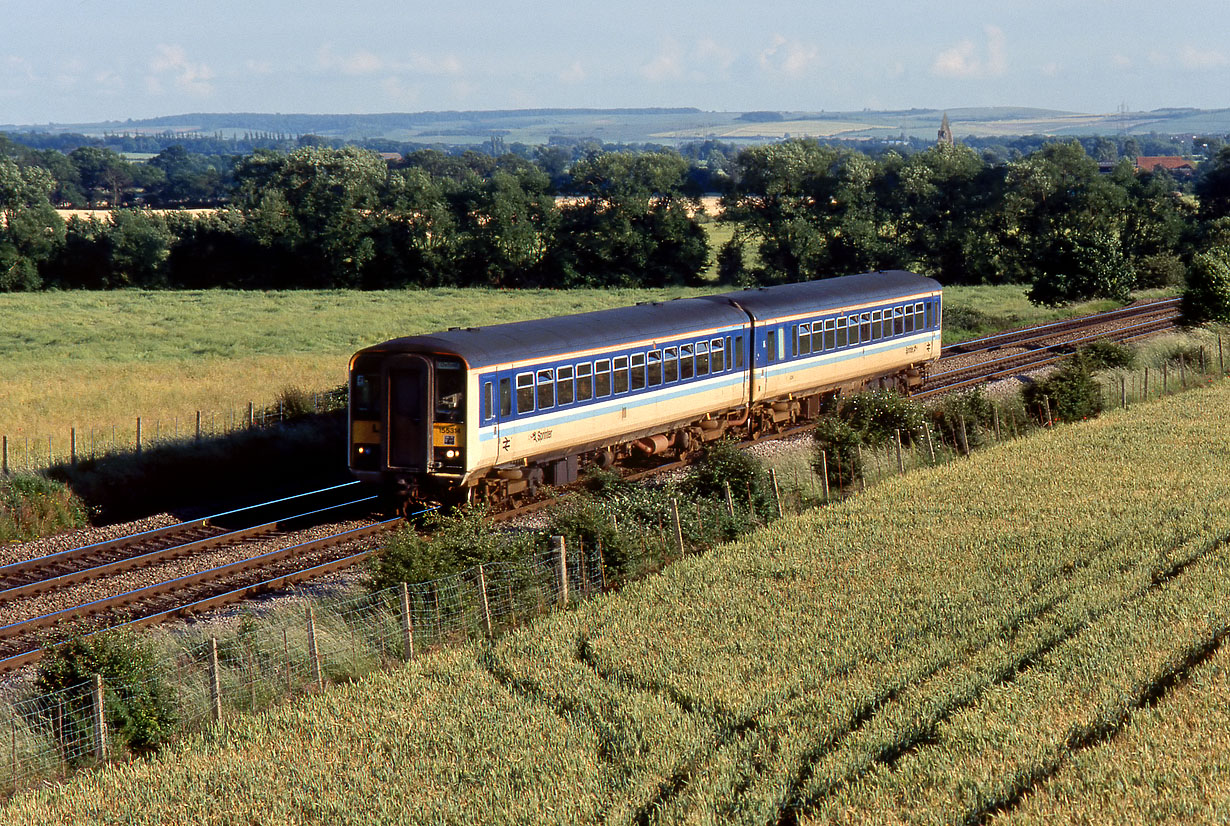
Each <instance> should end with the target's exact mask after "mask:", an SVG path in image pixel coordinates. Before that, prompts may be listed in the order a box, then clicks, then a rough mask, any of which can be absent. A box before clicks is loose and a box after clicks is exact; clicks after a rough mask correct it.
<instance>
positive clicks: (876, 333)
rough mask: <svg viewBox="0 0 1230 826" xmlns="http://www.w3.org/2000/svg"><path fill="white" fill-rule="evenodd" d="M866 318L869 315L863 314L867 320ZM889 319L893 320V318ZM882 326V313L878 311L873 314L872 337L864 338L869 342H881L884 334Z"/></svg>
mask: <svg viewBox="0 0 1230 826" xmlns="http://www.w3.org/2000/svg"><path fill="white" fill-rule="evenodd" d="M866 316H867V314H866V313H863V317H864V318H866ZM889 317H890V318H891V316H889ZM864 323H866V322H864ZM880 324H881V319H880V311H879V310H876V311H875V312H873V313H872V314H871V335H870V336H864V338H866V339H867V340H868V341H879V340H880V339H881V338H883V337H884V334H883V332H882V331H881V328H880Z"/></svg>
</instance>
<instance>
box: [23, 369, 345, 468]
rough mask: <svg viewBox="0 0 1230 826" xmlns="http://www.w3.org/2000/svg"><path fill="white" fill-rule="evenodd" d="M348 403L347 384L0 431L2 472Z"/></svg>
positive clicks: (278, 420)
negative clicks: (101, 421)
mask: <svg viewBox="0 0 1230 826" xmlns="http://www.w3.org/2000/svg"><path fill="white" fill-rule="evenodd" d="M345 404H346V398H345V388H342V389H341V390H340V391H338V390H332V391H329V392H325V393H304V394H302V395H300V396H297V397H295V398H292V399H289V400H287V399H280V400H278V401H277V402H275V403H273V404H271V405H268V406H265V407H259V406H257V405H256V404H255V403H254V402H249V403H248V405H247V407H246V408H234V407H230V408H227V409H226V410H211V411H201V410H198V411H196V412H195V415H188V416H185V417H182V418H180V417H173V418H171V419H169V420H164V419H159V418H154V419H150V418H146V417H141V416H134V417H133V418H131V419H129V420H128V422H127V423H125V424H123V425H111V426H110V427H85V428H75V427H73V428H69V429H68V430H67V431H66V432H62V433H59V434H39V435H29V434H20V435H10V434H0V474H10V473H20V472H37V471H42V470H47V469H48V468H52V467H56V466H58V465H75V464H77V463H78V462H83V461H88V460H92V459H99V458H103V457H109V456H123V455H134V454H140V453H142V452H143V451H146V450H150V449H153V448H158V447H164V446H171V445H183V444H190V443H192V442H202V441H207V440H209V439H218V438H223V437H226V436H229V435H230V434H232V433H237V432H240V431H244V430H251V429H253V428H266V427H276V426H278V425H280V424H282V423H284V422H287V421H290V420H292V419H294V418H297V417H299V416H303V415H310V414H316V413H327V412H330V411H334V410H340V409H342V408H343V407H344V406H345Z"/></svg>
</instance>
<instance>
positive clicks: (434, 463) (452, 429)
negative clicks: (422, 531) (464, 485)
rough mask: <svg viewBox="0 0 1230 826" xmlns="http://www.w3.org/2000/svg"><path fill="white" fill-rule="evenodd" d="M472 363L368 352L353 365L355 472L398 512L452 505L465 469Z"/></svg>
mask: <svg viewBox="0 0 1230 826" xmlns="http://www.w3.org/2000/svg"><path fill="white" fill-rule="evenodd" d="M465 385H466V371H465V364H464V362H462V360H461V359H460V358H458V357H456V356H451V357H450V356H442V355H435V354H420V353H387V352H386V353H380V352H361V353H358V354H357V355H355V357H354V358H353V359H351V363H350V459H349V461H350V470H351V472H352V473H353V474H354V475H355V476H356V477H357V478H358V479H360V480H362V481H364V482H370V483H375V484H379V485H380V486H381V488H382V491H383V492H384V493H385V494H387V495H389V496H391V497H393V498H394V499H395V500H396V503H397V507H398V508H399V509H406V508H413V507H414V506H416V505H418V504H431V503H451V502H452V501H454V500H456V499H457V498H458V492H457V491H458V488H459V485H460V482H461V480H462V478H463V477H464V473H465V411H466V406H465Z"/></svg>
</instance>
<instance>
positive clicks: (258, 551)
mask: <svg viewBox="0 0 1230 826" xmlns="http://www.w3.org/2000/svg"><path fill="white" fill-rule="evenodd" d="M350 486H351V485H349V484H348V485H346V486H343V487H350ZM328 490H335V489H328ZM321 493H324V492H323V491H314V492H312V493H311V494H306V495H304V496H303V497H290V498H288V499H285V500H278V503H285V502H289V501H291V500H302V499H304V498H307V497H311V496H314V495H319V494H321ZM375 499H376V497H372V496H359V497H355V496H353V495H352V496H350V497H349V498H348V499H346V500H345V501H342V502H336V503H332V504H328V505H325V506H323V507H313V508H310V509H307V510H303V509H299V510H297V511H296V512H294V513H291V514H289V515H286V516H283V517H280V518H278V519H276V520H271V521H265V522H260V523H258V524H255V525H252V524H249V525H246V526H244V527H241V528H236V529H231V528H223V527H221V526H220V525H219V524H217V523H218V522H222V521H231V520H235V519H242V517H243V515H244V514H247V515H249V516H251V515H254V514H263V513H267V511H268V508H269V507H270V505H273V504H278V503H265V504H262V505H259V506H254V507H252V508H244V509H241V510H239V511H230V512H228V513H226V514H219V515H217V516H214V517H209V518H207V519H202V520H194V521H190V522H184V523H180V524H178V525H172V526H169V527H167V528H160V529H157V530H153V531H146V532H143V533H139V534H134V535H132V536H128V537H123V538H120V539H117V540H112V541H108V542H101V543H95V544H92V545H86V546H83V547H80V548H74V549H70V550H67V551H62V552H59V553H55V554H50V555H48V556H45V557H40V558H37V559H30V560H25V561H22V562H17V563H13V564H11V565H7V566H4V567H3V568H0V586H2V587H3V591H0V610H3V611H4V612H5V613H6V614H7V615H9V616H10V617H11V616H12V614H14V613H17V614H19V615H20V616H19V618H17V619H10V621H8V622H7V623H6V624H4V625H2V626H0V673H2V672H5V671H11V670H13V669H16V668H20V667H22V666H24V665H28V664H30V663H33V662H36V661H37V660H38V659H39V658H40V657H41V656H42V650H43V648H45V647H46V646H48V645H53V644H55V643H56V642H59V641H60V640H62V639H64V638H66V637H67V636H71V635H72V634H74V633H76V634H79V633H81V632H82V631H83V630H88V629H89V628H91V627H102V626H108V627H113V626H115V625H117V624H119V621H121V620H122V621H124V622H123V624H126V625H130V626H140V625H150V624H154V623H157V622H162V621H165V620H167V619H171V618H174V617H186V616H191V615H192V614H194V613H199V612H201V611H205V610H208V609H211V608H216V607H218V606H221V605H225V604H228V603H232V602H237V601H240V600H243V599H246V598H249V597H251V596H254V595H257V594H260V593H264V592H267V591H270V590H275V589H281V588H285V587H286V586H288V585H291V584H294V583H297V582H302V581H306V580H308V579H312V578H316V577H320V576H324V575H327V574H329V573H333V572H334V571H338V570H342V569H344V568H347V567H350V566H352V565H354V564H357V563H358V562H361V561H362V560H363V559H365V558H366V557H367V556H368V555H370V553H371V550H372V549H371V543H370V542H368V541H367V540H369V539H370V538H371V537H373V536H376V535H378V534H380V533H383V532H384V531H387V530H389V529H391V528H393V527H396V526H397V525H398V524H400V523H401V522H402V520H401V519H400V518H398V519H388V520H381V521H376V522H374V523H372V524H367V525H362V526H359V527H351V528H347V529H344V530H340V531H336V532H330V533H327V535H325V536H317V537H313V538H310V539H307V540H306V541H298V539H296V537H299V536H300V534H301V533H302V532H303V530H304V529H303V528H300V529H299V530H295V527H296V526H301V525H310V524H313V523H319V522H320V521H321V520H322V519H331V518H336V516H337V515H338V514H339V513H341V512H344V511H346V510H348V509H354V508H360V507H364V506H367V507H368V508H369V509H370V505H371V504H372V503H373V502H374V501H375ZM248 521H249V522H251V521H254V520H252V519H249V520H248ZM217 549H231V550H232V551H233V552H235V555H237V556H238V558H236V559H232V560H230V561H226V562H223V563H221V564H216V565H212V566H210V567H208V568H206V569H205V570H197V571H193V572H191V573H188V574H180V575H175V574H174V573H167V572H166V571H167V569H168V567H171V568H173V567H174V566H173V565H170V563H173V562H174V561H176V560H182V559H184V558H187V557H191V556H193V555H196V554H201V553H204V552H208V551H214V550H217ZM248 549H250V550H248ZM134 570H140V571H143V572H144V571H148V572H149V573H148V576H142V577H141V579H142V580H143V581H142V583H141V584H139V585H137V586H136V587H128V588H124V589H122V590H120V591H119V592H118V593H107V594H105V595H103V596H98V597H95V598H91V595H90V594H89V593H88V591H89V588H88V586H90V585H93V584H96V583H98V582H100V581H103V580H105V579H107V578H108V577H113V576H115V575H117V574H119V573H123V572H131V571H134ZM70 589H73V590H70ZM57 591H63V592H64V593H63V594H62V595H61V598H60V599H59V600H58V602H67V605H66V606H65V607H54V606H53V607H52V608H51V609H46V608H45V607H38V606H37V605H36V607H34V608H33V609H30V610H26V611H24V612H23V611H22V610H21V609H22V608H23V607H24V605H26V604H29V603H30V601H31V600H35V599H37V598H39V597H46V596H47V595H48V594H51V593H54V592H57Z"/></svg>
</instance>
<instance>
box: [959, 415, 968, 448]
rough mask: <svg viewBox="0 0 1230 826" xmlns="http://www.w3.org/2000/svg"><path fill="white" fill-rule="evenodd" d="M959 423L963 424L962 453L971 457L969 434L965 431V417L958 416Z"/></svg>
mask: <svg viewBox="0 0 1230 826" xmlns="http://www.w3.org/2000/svg"><path fill="white" fill-rule="evenodd" d="M957 421H959V422H960V423H961V452H962V453H964V454H965V455H966V456H968V455H969V434H968V433H966V431H965V417H964V416H958V417H957Z"/></svg>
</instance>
